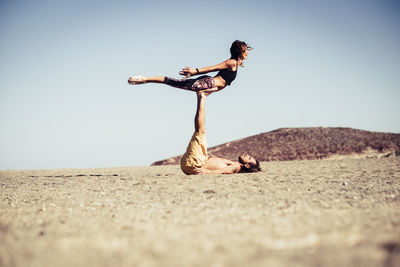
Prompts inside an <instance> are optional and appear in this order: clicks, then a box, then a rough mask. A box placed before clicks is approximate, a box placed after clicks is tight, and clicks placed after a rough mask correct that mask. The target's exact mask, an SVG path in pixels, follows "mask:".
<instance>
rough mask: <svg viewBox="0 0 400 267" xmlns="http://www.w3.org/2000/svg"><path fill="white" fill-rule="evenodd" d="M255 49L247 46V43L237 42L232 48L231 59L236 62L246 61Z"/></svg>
mask: <svg viewBox="0 0 400 267" xmlns="http://www.w3.org/2000/svg"><path fill="white" fill-rule="evenodd" d="M252 49H253V48H252V47H251V46H249V45H248V44H246V43H245V42H242V41H239V40H236V41H234V42H233V43H232V46H231V50H230V51H231V58H233V59H236V60H239V59H240V60H244V59H246V58H247V54H248V52H249V50H252Z"/></svg>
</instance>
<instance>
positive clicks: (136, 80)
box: [128, 76, 145, 85]
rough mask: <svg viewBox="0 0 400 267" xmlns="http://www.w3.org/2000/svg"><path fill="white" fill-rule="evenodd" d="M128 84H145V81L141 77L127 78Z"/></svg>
mask: <svg viewBox="0 0 400 267" xmlns="http://www.w3.org/2000/svg"><path fill="white" fill-rule="evenodd" d="M128 83H129V84H132V85H135V84H143V83H145V79H144V77H143V76H132V77H129V79H128Z"/></svg>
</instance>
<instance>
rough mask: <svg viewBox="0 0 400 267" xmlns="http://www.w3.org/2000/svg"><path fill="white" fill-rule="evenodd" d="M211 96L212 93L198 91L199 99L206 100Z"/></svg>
mask: <svg viewBox="0 0 400 267" xmlns="http://www.w3.org/2000/svg"><path fill="white" fill-rule="evenodd" d="M209 94H211V93H207V92H204V90H203V91H196V95H197V98H206V97H207V96H208V95H209Z"/></svg>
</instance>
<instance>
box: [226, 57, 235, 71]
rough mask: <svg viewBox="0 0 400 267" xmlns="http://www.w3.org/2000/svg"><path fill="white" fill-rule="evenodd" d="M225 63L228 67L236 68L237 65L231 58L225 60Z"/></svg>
mask: <svg viewBox="0 0 400 267" xmlns="http://www.w3.org/2000/svg"><path fill="white" fill-rule="evenodd" d="M225 63H226V65H227V66H228V68H229V69H236V67H237V62H236V60H235V59H233V58H230V59H227V60H225Z"/></svg>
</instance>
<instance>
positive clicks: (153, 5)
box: [0, 0, 400, 169]
mask: <svg viewBox="0 0 400 267" xmlns="http://www.w3.org/2000/svg"><path fill="white" fill-rule="evenodd" d="M398 3H399V2H398V1H385V0H383V1H378V0H377V1H368V0H367V1H363V0H360V1H351V0H346V1H322V0H321V1H307V0H306V1H236V0H233V1H231V0H230V1H82V0H80V1H51V0H48V1H40V0H38V1H33V0H32V1H29V0H27V1H18V0H12V1H11V0H10V1H7V0H1V1H0V169H49V168H76V167H115V166H140V165H149V164H151V163H152V162H154V161H156V160H160V159H164V158H167V157H170V156H174V155H178V154H182V153H183V152H184V151H185V149H186V146H187V143H188V141H189V139H190V137H191V135H192V132H193V117H194V114H195V105H196V97H195V94H194V93H192V92H187V91H183V90H179V89H175V88H172V87H167V86H164V85H159V84H146V85H142V86H130V85H128V83H127V82H126V81H127V78H128V77H129V76H130V75H134V74H135V75H138V74H141V75H167V76H172V77H179V75H178V72H179V70H180V69H181V68H182V67H184V66H191V67H204V66H210V65H214V64H217V63H220V62H221V61H223V60H225V59H227V58H229V47H230V45H231V43H232V41H234V40H236V39H240V40H245V41H246V42H248V43H249V44H250V45H252V46H253V47H254V48H255V50H254V51H251V52H250V54H249V57H248V60H247V61H246V62H245V68H240V69H239V72H238V76H237V79H236V80H235V81H234V82H233V83H232V86H230V87H227V88H226V89H224V90H223V91H221V92H219V93H216V94H213V95H211V96H210V97H209V98H208V100H207V106H206V108H207V109H206V113H207V115H206V116H207V117H206V118H207V131H208V133H207V135H208V143H209V146H214V145H218V144H221V143H225V142H228V141H231V140H235V139H238V138H243V137H247V136H250V135H255V134H259V133H262V132H267V131H271V130H274V129H277V128H281V127H316V126H324V127H352V128H357V129H365V130H370V131H380V132H395V133H399V132H400V119H399V118H400V116H399V115H400V102H399V100H400V31H399V29H400V5H399V4H398Z"/></svg>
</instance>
